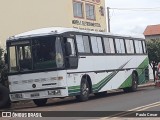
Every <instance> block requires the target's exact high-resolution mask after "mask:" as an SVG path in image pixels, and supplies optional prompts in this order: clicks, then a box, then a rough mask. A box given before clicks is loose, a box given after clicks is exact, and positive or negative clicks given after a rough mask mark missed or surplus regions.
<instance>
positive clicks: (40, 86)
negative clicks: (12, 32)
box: [7, 27, 148, 106]
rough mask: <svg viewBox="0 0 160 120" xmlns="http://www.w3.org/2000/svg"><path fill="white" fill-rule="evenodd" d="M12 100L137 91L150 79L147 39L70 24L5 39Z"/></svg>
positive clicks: (38, 102)
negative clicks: (84, 29)
mask: <svg viewBox="0 0 160 120" xmlns="http://www.w3.org/2000/svg"><path fill="white" fill-rule="evenodd" d="M7 51H8V52H7V53H8V67H9V68H8V69H9V73H8V80H9V90H10V99H11V101H20V100H33V101H34V103H35V104H36V105H38V106H42V105H45V104H46V102H47V99H49V98H64V97H67V96H76V98H77V99H78V100H79V101H86V100H88V98H89V95H90V94H92V93H94V94H95V95H100V94H101V95H102V94H106V91H108V90H113V89H123V90H124V91H127V92H129V91H136V90H137V86H138V85H139V84H143V83H146V82H147V81H148V56H147V52H146V45H145V40H144V39H142V38H135V37H130V36H120V35H114V34H110V33H99V32H89V31H82V30H78V29H72V28H58V27H53V28H42V29H38V30H33V31H29V32H26V33H22V34H19V35H16V36H13V37H10V38H9V39H8V40H7Z"/></svg>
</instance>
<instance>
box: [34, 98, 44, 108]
mask: <svg viewBox="0 0 160 120" xmlns="http://www.w3.org/2000/svg"><path fill="white" fill-rule="evenodd" d="M33 102H34V104H36V105H37V106H45V105H46V103H47V98H44V99H34V100H33Z"/></svg>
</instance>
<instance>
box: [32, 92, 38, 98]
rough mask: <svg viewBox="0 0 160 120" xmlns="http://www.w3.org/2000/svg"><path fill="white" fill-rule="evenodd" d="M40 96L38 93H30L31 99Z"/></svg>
mask: <svg viewBox="0 0 160 120" xmlns="http://www.w3.org/2000/svg"><path fill="white" fill-rule="evenodd" d="M39 96H40V95H39V93H32V94H31V97H39Z"/></svg>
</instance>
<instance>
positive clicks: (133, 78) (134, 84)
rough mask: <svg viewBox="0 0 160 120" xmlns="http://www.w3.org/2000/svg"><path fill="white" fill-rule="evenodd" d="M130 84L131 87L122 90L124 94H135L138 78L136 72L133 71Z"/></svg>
mask: <svg viewBox="0 0 160 120" xmlns="http://www.w3.org/2000/svg"><path fill="white" fill-rule="evenodd" d="M131 82H132V85H131V87H127V88H123V90H124V92H135V91H137V87H138V82H139V78H138V72H137V71H136V70H134V71H133V72H132V75H131Z"/></svg>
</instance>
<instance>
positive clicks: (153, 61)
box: [147, 40, 160, 81]
mask: <svg viewBox="0 0 160 120" xmlns="http://www.w3.org/2000/svg"><path fill="white" fill-rule="evenodd" d="M147 49H148V57H149V63H150V66H151V67H152V69H153V77H154V81H155V75H156V66H157V65H158V63H159V62H160V40H150V41H148V42H147Z"/></svg>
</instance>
